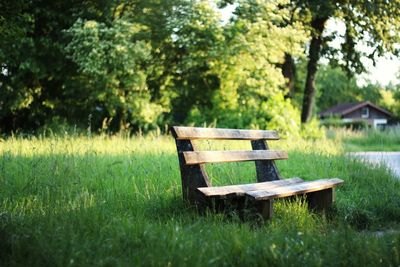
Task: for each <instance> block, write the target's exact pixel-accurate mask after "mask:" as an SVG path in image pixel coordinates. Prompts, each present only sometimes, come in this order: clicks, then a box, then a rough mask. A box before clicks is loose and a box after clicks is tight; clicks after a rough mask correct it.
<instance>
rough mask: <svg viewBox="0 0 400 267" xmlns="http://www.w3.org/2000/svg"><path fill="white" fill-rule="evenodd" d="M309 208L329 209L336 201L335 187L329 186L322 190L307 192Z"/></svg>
mask: <svg viewBox="0 0 400 267" xmlns="http://www.w3.org/2000/svg"><path fill="white" fill-rule="evenodd" d="M306 200H307V202H308V208H309V209H311V210H315V211H322V210H326V209H328V208H329V207H330V206H331V205H332V203H333V202H334V201H335V189H334V188H333V187H332V188H328V189H325V190H321V191H315V192H311V193H307V198H306Z"/></svg>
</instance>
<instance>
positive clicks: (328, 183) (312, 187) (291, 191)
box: [246, 178, 343, 200]
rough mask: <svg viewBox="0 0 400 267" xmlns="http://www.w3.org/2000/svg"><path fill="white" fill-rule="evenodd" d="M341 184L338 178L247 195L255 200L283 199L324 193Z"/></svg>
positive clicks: (255, 191)
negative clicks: (319, 192) (318, 192)
mask: <svg viewBox="0 0 400 267" xmlns="http://www.w3.org/2000/svg"><path fill="white" fill-rule="evenodd" d="M341 183H343V180H342V179H338V178H329V179H319V180H315V181H307V182H302V183H295V184H290V185H285V186H280V187H275V188H268V189H260V190H251V191H248V192H246V195H247V196H248V197H250V198H252V199H254V200H267V199H273V198H283V197H289V196H294V195H301V194H307V193H312V192H316V191H322V190H325V189H329V188H333V187H335V186H337V185H339V184H341Z"/></svg>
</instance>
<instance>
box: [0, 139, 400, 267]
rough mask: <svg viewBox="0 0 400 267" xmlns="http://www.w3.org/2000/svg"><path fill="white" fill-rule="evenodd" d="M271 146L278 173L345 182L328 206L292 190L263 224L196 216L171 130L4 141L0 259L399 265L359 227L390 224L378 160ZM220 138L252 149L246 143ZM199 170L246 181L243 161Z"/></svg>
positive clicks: (389, 199) (393, 193) (297, 144)
mask: <svg viewBox="0 0 400 267" xmlns="http://www.w3.org/2000/svg"><path fill="white" fill-rule="evenodd" d="M270 143H271V147H273V148H274V149H275V148H283V149H287V150H288V152H289V160H286V161H277V164H278V167H279V169H280V171H281V174H282V176H283V177H285V178H290V177H301V178H303V179H305V180H313V179H318V178H327V177H339V178H342V179H343V180H345V182H344V184H343V186H340V187H338V188H337V195H336V198H337V201H336V203H335V205H334V207H333V208H332V209H331V210H329V211H328V212H327V213H325V214H316V213H313V212H310V211H309V210H308V208H307V204H306V202H305V201H304V200H302V199H301V198H298V199H296V200H294V201H285V200H278V201H276V203H275V215H274V217H273V219H272V220H270V221H267V222H263V223H262V224H258V223H254V222H252V221H249V220H247V221H246V220H245V221H242V220H240V219H239V218H238V217H235V216H225V215H224V214H219V213H213V212H208V213H206V214H205V215H200V214H198V213H197V212H196V210H195V209H194V208H193V207H190V206H189V205H188V204H187V203H184V202H183V201H182V199H181V194H182V193H181V182H180V173H179V166H178V160H177V156H176V147H175V144H174V141H173V138H172V137H170V136H158V135H154V136H147V137H143V136H134V137H132V138H128V137H124V136H113V137H108V136H94V137H68V136H65V137H53V138H36V137H31V138H29V139H21V138H9V139H7V140H5V141H4V142H2V143H1V145H0V240H1V241H2V242H0V263H1V265H4V266H6V265H12V266H21V265H23V266H27V265H29V266H42V265H52V266H54V265H58V266H67V265H71V266H82V265H88V266H89V265H90V266H93V265H118V266H132V265H135V266H149V265H150V266H151V265H154V266H165V265H171V266H188V265H190V266H204V265H211V266H231V265H240V266H244V265H246V266H248V265H263V266H264V265H270V266H294V265H310V266H325V265H358V266H363V265H374V266H376V265H383V266H388V265H392V266H396V265H398V264H399V262H398V255H399V254H398V253H399V251H398V248H399V247H400V238H399V236H398V235H396V234H393V232H390V233H392V234H388V235H385V234H384V235H382V236H381V237H379V238H377V237H376V236H374V235H372V234H371V235H370V234H368V233H369V232H375V231H383V232H385V231H386V230H387V229H391V230H393V229H395V230H396V229H399V228H400V227H399V224H398V222H399V220H400V208H399V205H398V203H400V191H399V190H398V188H399V185H400V183H399V181H398V180H396V179H395V178H394V177H393V176H391V174H390V173H389V172H388V171H387V170H386V169H385V168H384V167H366V166H365V165H363V164H362V163H361V162H358V161H357V160H355V159H350V158H347V157H345V156H343V155H342V151H341V147H340V146H338V145H336V144H335V142H333V141H331V140H320V141H305V140H283V141H282V142H280V141H279V142H270ZM199 145H200V146H201V145H204V148H203V149H212V147H211V145H214V144H211V143H205V144H199ZM223 145H224V146H225V148H226V149H230V148H233V149H249V148H250V147H249V142H245V143H229V144H223ZM206 168H207V171H209V174H210V177H211V178H212V182H213V183H214V184H216V185H218V184H230V183H244V182H251V181H255V171H254V163H252V162H246V163H229V164H214V165H210V166H207V167H206ZM394 233H395V232H394ZM349 251H351V257H350V255H349V253H350V252H349ZM366 251H367V252H368V253H367V254H368V255H365V252H366ZM343 255H348V257H347V256H346V257H344V256H343Z"/></svg>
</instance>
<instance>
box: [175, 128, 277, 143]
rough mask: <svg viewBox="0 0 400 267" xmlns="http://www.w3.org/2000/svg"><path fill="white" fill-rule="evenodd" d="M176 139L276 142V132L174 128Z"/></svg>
mask: <svg viewBox="0 0 400 267" xmlns="http://www.w3.org/2000/svg"><path fill="white" fill-rule="evenodd" d="M173 133H174V135H175V138H176V139H191V140H194V139H216V140H223V139H225V140H228V139H229V140H278V139H279V135H278V132H277V131H271V130H238V129H222V128H219V129H218V128H203V127H184V126H174V127H173Z"/></svg>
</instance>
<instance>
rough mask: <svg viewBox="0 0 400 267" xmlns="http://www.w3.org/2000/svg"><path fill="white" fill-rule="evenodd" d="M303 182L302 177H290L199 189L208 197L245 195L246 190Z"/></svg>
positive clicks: (266, 188)
mask: <svg viewBox="0 0 400 267" xmlns="http://www.w3.org/2000/svg"><path fill="white" fill-rule="evenodd" d="M301 182H303V180H302V179H300V178H290V179H284V180H277V181H273V182H263V183H254V184H240V185H227V186H215V187H200V188H198V190H199V191H200V192H202V193H203V194H204V195H205V196H208V197H216V196H218V197H224V196H228V195H229V196H244V194H245V193H246V192H250V191H260V190H269V189H273V188H276V187H279V186H285V185H291V184H296V183H301Z"/></svg>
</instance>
